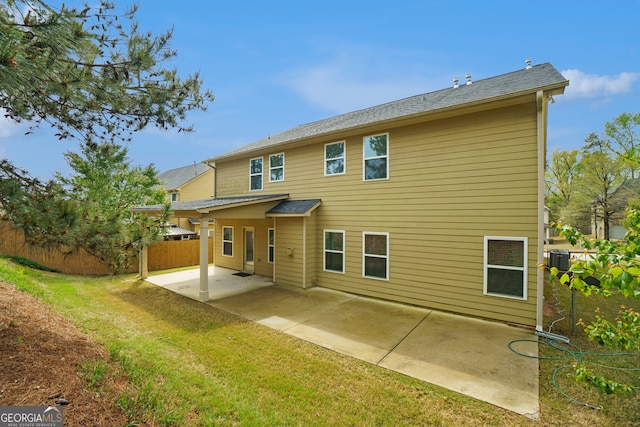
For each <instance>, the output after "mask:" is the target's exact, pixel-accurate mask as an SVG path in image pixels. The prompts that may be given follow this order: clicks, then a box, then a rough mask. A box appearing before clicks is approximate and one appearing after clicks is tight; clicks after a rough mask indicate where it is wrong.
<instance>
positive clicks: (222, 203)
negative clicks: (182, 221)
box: [131, 194, 289, 218]
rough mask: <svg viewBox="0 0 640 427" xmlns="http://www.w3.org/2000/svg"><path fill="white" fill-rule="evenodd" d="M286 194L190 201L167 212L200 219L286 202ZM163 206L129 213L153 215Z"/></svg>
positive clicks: (175, 204)
mask: <svg viewBox="0 0 640 427" xmlns="http://www.w3.org/2000/svg"><path fill="white" fill-rule="evenodd" d="M288 198H289V195H288V194H264V195H260V196H238V197H214V198H211V199H203V200H192V201H188V202H171V205H170V207H169V210H170V211H171V212H172V213H173V214H174V215H176V216H181V217H194V218H202V217H206V216H207V215H208V214H210V213H212V212H214V211H219V210H223V209H231V208H238V207H241V206H249V205H254V204H257V203H266V202H275V201H279V200H286V199H288ZM164 209H165V205H163V204H160V205H149V206H136V207H133V208H131V212H138V213H144V214H148V215H153V214H157V213H160V212H162V211H163V210H164Z"/></svg>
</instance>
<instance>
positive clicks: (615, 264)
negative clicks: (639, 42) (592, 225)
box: [551, 113, 640, 395]
mask: <svg viewBox="0 0 640 427" xmlns="http://www.w3.org/2000/svg"><path fill="white" fill-rule="evenodd" d="M638 118H640V115H639V114H635V115H632V114H626V113H625V114H623V115H621V116H620V117H618V119H616V120H615V121H614V122H612V123H607V124H606V126H605V127H606V130H607V132H606V133H607V135H608V136H609V138H611V139H613V140H615V143H616V144H618V146H619V147H623V152H619V151H615V147H614V146H612V143H611V140H608V139H604V138H600V137H598V136H597V135H595V134H591V135H589V137H588V138H587V139H586V140H585V142H586V143H587V144H586V146H585V149H586V151H585V153H584V154H583V158H582V159H581V162H583V161H584V165H583V166H584V169H583V171H582V172H583V175H584V178H583V179H584V181H583V182H581V183H580V185H579V187H580V188H581V189H582V191H583V192H585V193H587V194H589V190H585V186H586V187H587V188H588V187H589V182H592V185H591V188H592V189H596V188H599V189H600V190H599V191H593V193H591V194H590V196H591V197H593V199H594V200H598V203H599V204H600V206H601V207H602V208H603V212H604V213H605V214H606V213H607V212H610V209H609V207H610V206H611V205H613V204H615V203H618V202H617V201H616V200H615V199H616V196H618V195H617V194H616V191H612V189H615V188H620V187H621V186H622V184H623V183H624V180H625V179H626V178H625V177H627V176H629V175H632V176H633V173H634V172H633V171H634V170H638V165H639V164H640V153H638V152H637V147H638V145H639V143H640V141H639V140H638V134H637V133H635V132H633V131H630V129H632V128H633V126H635V125H633V123H636V122H635V121H637V119H638ZM621 141H624V145H623V144H622V143H621ZM625 147H626V148H625ZM629 164H633V168H630V167H629ZM626 200H627V199H626V198H625V202H626ZM624 225H625V227H626V228H627V232H626V235H625V236H624V239H623V240H622V241H611V240H609V239H608V233H607V232H605V239H588V238H587V237H586V236H584V235H583V234H582V233H580V232H579V231H578V230H577V229H576V228H574V227H571V226H568V225H562V224H561V225H560V227H559V230H560V235H561V236H563V237H566V238H567V240H568V241H569V242H570V243H571V244H572V245H577V244H580V245H581V246H582V247H583V248H584V249H585V252H586V251H591V250H595V254H590V255H589V256H588V257H585V258H584V259H582V258H580V259H577V260H574V262H573V263H572V265H571V267H570V271H569V272H566V273H563V274H560V272H559V271H558V269H557V268H555V267H552V268H551V280H554V279H556V278H558V279H559V280H560V282H561V283H564V284H568V285H569V286H570V287H571V288H574V289H577V290H579V291H581V292H582V293H584V294H585V295H587V296H588V295H591V294H592V293H595V294H600V295H603V296H604V297H609V296H612V295H614V294H621V295H623V296H624V297H626V298H629V299H634V300H636V301H637V300H638V298H640V206H638V205H637V204H634V202H631V204H630V205H629V206H628V208H627V209H626V212H625V220H624ZM605 226H607V221H606V219H605ZM591 278H595V279H597V282H598V285H593V284H592V283H593V281H592V280H591ZM595 319H596V320H595V321H594V322H592V323H591V324H589V325H586V326H585V332H586V333H587V335H588V337H589V339H591V340H593V341H596V342H598V343H600V344H602V345H604V346H606V347H609V348H611V349H613V350H615V351H620V352H629V351H632V352H636V353H634V354H637V352H640V313H639V312H638V310H637V309H634V308H632V307H625V306H623V307H621V309H620V313H619V315H618V317H617V318H616V319H606V318H604V317H603V316H602V315H601V314H600V313H596V316H595ZM576 377H577V378H578V379H579V380H582V381H585V382H587V383H588V384H590V385H592V386H594V387H596V388H598V389H600V390H603V391H605V392H606V393H623V394H629V395H632V394H636V393H637V391H638V386H637V385H634V384H631V383H621V382H618V381H614V380H613V379H611V378H607V376H606V375H603V374H602V373H600V372H598V371H597V370H594V369H591V368H588V367H587V366H586V365H585V364H583V363H578V364H577V365H576Z"/></svg>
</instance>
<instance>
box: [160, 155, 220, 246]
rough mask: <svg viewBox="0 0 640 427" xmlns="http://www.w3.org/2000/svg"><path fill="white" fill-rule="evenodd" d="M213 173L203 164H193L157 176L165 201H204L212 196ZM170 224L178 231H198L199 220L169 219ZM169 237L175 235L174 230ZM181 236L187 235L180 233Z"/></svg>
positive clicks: (211, 169)
mask: <svg viewBox="0 0 640 427" xmlns="http://www.w3.org/2000/svg"><path fill="white" fill-rule="evenodd" d="M214 178H215V172H214V170H213V168H211V167H210V166H208V165H206V164H204V163H194V164H192V165H189V166H183V167H180V168H176V169H170V170H168V171H165V172H162V173H161V174H159V175H158V179H159V180H160V181H162V182H163V186H164V189H165V191H166V192H167V201H171V202H178V201H185V202H186V201H189V200H198V199H206V198H209V197H211V196H212V195H213V187H214V183H213V182H214ZM170 222H171V223H172V224H173V225H175V226H177V228H178V231H179V229H184V230H186V231H196V232H197V231H198V230H199V227H200V225H199V224H200V219H199V218H175V217H174V218H170ZM171 231H172V232H173V233H172V234H171V235H177V234H176V233H175V231H176V230H175V229H174V230H171ZM182 235H188V234H186V233H182V234H181V236H182Z"/></svg>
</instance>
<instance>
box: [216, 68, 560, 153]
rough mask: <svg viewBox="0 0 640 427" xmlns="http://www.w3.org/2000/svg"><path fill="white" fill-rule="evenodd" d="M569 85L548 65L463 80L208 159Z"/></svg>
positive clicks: (265, 139) (292, 130)
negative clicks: (456, 83) (479, 78)
mask: <svg viewBox="0 0 640 427" xmlns="http://www.w3.org/2000/svg"><path fill="white" fill-rule="evenodd" d="M568 84H569V81H568V80H567V79H565V78H564V77H563V76H562V75H561V74H560V73H559V72H558V71H557V70H556V69H555V68H554V67H553V65H551V64H549V63H545V64H540V65H536V66H534V67H531V68H530V69H521V70H518V71H514V72H511V73H507V74H503V75H500V76H496V77H490V78H487V79H482V80H478V81H474V82H473V84H471V85H466V84H465V82H464V81H463V82H461V83H460V87H458V88H455V89H454V88H453V86H452V87H450V88H447V89H442V90H438V91H435V92H430V93H425V94H421V95H416V96H412V97H409V98H405V99H401V100H398V101H393V102H389V103H386V104H382V105H378V106H375V107H370V108H365V109H363V110H358V111H354V112H351V113H346V114H341V115H339V116H335V117H331V118H328V119H324V120H319V121H316V122H312V123H307V124H304V125H300V126H296V127H294V128H291V129H289V130H285V131H284V132H281V133H278V134H275V135H271V136H270V137H268V138H264V139H261V140H258V141H255V142H253V143H250V144H247V145H244V146H242V147H238V148H236V149H234V150H231V151H228V152H226V153H223V154H221V155H219V156H216V157H214V158H212V159H211V160H213V161H216V160H222V159H225V158H227V157H233V156H237V155H242V154H246V153H250V152H252V151H257V150H261V149H266V148H269V147H272V146H276V145H280V144H285V143H289V142H294V141H298V140H302V139H304V138H309V137H313V136H321V135H323V134H329V133H332V132H336V131H343V130H348V129H355V128H358V127H362V126H366V125H370V124H374V123H378V122H384V121H391V120H395V119H400V118H409V117H411V116H419V115H426V114H430V113H434V112H437V111H439V110H443V109H449V108H452V107H458V106H459V107H462V106H465V105H473V104H478V103H483V102H489V101H491V100H495V99H499V98H502V97H506V96H517V95H520V94H526V93H535V92H536V91H538V90H550V89H563V88H564V87H565V86H567V85H568Z"/></svg>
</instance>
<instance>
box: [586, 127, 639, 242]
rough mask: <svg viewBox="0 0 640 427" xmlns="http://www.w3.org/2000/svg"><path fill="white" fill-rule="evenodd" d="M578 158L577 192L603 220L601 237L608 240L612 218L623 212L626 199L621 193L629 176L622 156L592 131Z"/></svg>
mask: <svg viewBox="0 0 640 427" xmlns="http://www.w3.org/2000/svg"><path fill="white" fill-rule="evenodd" d="M585 142H586V145H585V149H584V152H583V154H582V158H581V159H580V165H581V175H580V178H579V183H578V191H579V192H580V193H581V194H582V195H583V196H584V197H583V200H588V201H590V203H592V204H593V205H594V206H595V207H596V211H597V212H598V214H599V215H600V216H601V217H602V219H603V222H604V238H605V239H609V236H610V228H611V227H610V222H611V217H612V216H613V215H614V214H616V213H620V212H624V210H625V208H626V207H627V199H626V198H625V197H624V195H623V194H622V192H621V189H622V188H623V186H624V184H625V183H626V181H627V178H628V176H629V168H628V167H627V161H625V159H623V158H621V157H619V156H615V155H614V154H613V153H611V151H610V150H609V149H608V146H607V144H606V143H605V142H604V141H603V140H601V139H600V138H599V137H598V136H597V135H596V134H594V133H592V134H591V135H589V136H588V137H587V138H586V139H585Z"/></svg>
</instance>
